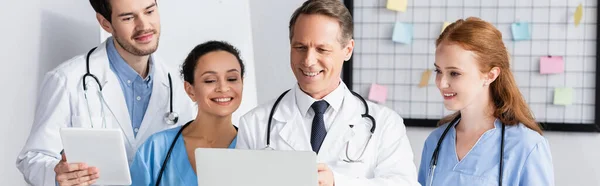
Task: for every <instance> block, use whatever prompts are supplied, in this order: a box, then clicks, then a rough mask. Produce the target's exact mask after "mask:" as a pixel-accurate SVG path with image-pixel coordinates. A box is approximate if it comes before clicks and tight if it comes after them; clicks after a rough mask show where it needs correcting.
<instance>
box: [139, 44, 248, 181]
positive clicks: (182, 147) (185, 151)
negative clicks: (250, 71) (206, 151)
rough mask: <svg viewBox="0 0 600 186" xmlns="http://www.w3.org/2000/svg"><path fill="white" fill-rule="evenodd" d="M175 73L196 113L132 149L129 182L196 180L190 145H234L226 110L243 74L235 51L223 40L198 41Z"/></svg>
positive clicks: (238, 95) (234, 103) (237, 96)
mask: <svg viewBox="0 0 600 186" xmlns="http://www.w3.org/2000/svg"><path fill="white" fill-rule="evenodd" d="M181 73H182V76H183V79H184V80H185V83H184V84H185V90H186V92H187V94H188V95H189V97H190V99H192V101H194V102H196V104H197V105H198V114H197V115H196V119H195V120H192V121H189V122H188V123H187V124H185V125H183V126H179V127H175V128H172V129H168V130H165V131H162V132H158V133H156V134H154V135H152V136H151V137H150V138H149V139H148V140H147V141H146V142H145V143H144V144H143V145H142V146H141V147H140V148H139V149H138V151H137V153H136V156H135V159H134V161H133V163H132V164H131V166H130V169H131V170H130V171H131V178H132V181H133V183H132V185H134V186H136V185H144V186H148V185H156V183H160V184H161V185H198V181H197V177H196V174H195V172H196V163H195V157H194V150H195V149H196V148H235V144H236V135H237V128H236V127H235V126H234V125H233V124H232V122H231V114H232V113H233V112H234V111H235V110H236V109H238V107H239V106H240V102H241V100H242V87H243V81H242V79H243V76H244V65H243V63H242V60H241V59H240V54H239V51H238V50H237V49H236V48H234V47H233V46H231V45H229V44H228V43H225V42H218V41H209V42H206V43H203V44H200V45H198V46H196V47H195V48H194V49H193V50H192V51H191V52H190V54H189V55H188V57H187V58H186V59H185V61H184V63H183V66H182V70H181ZM179 133H180V134H179ZM176 137H177V138H176ZM173 143H174V144H173ZM172 144H173V146H172V148H173V149H172V152H171V154H170V156H169V157H168V161H167V163H166V166H165V167H164V170H163V171H164V172H163V173H162V174H159V173H160V171H161V168H162V166H163V162H164V161H165V158H166V157H167V153H168V151H169V148H171V145H172ZM161 175H162V176H161ZM159 177H160V179H161V181H157V179H159Z"/></svg>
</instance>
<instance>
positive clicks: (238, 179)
mask: <svg viewBox="0 0 600 186" xmlns="http://www.w3.org/2000/svg"><path fill="white" fill-rule="evenodd" d="M195 156H196V173H197V175H198V185H202V186H246V185H260V186H281V185H285V186H318V185H319V184H318V180H317V179H318V178H317V176H318V173H317V155H316V154H315V153H314V152H312V151H310V152H306V151H275V150H242V149H217V148H198V149H196V151H195Z"/></svg>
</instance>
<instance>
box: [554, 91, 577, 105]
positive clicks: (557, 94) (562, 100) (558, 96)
mask: <svg viewBox="0 0 600 186" xmlns="http://www.w3.org/2000/svg"><path fill="white" fill-rule="evenodd" d="M572 102H573V89H572V88H555V89H554V104H555V105H570V104H571V103H572Z"/></svg>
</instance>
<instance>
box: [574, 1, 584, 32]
mask: <svg viewBox="0 0 600 186" xmlns="http://www.w3.org/2000/svg"><path fill="white" fill-rule="evenodd" d="M582 17H583V6H582V5H581V3H579V6H577V9H575V16H574V18H575V27H577V26H579V23H581V18H582Z"/></svg>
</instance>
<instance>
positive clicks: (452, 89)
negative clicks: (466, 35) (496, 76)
mask: <svg viewBox="0 0 600 186" xmlns="http://www.w3.org/2000/svg"><path fill="white" fill-rule="evenodd" d="M476 57H477V56H476V55H475V53H473V52H471V51H468V50H465V49H463V48H462V47H461V46H460V45H457V44H451V43H447V42H444V43H441V44H440V45H438V47H437V49H436V53H435V68H436V76H435V84H436V86H437V87H438V89H439V90H440V93H441V94H442V96H443V97H444V106H445V107H446V109H448V110H452V111H458V110H463V109H465V108H467V107H469V106H472V105H478V106H476V107H478V108H479V106H481V105H485V104H488V103H487V102H486V101H485V100H489V86H487V85H489V83H490V82H489V74H488V73H485V74H484V73H482V72H481V71H480V68H479V65H478V61H477V59H476ZM492 75H493V74H492Z"/></svg>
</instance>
